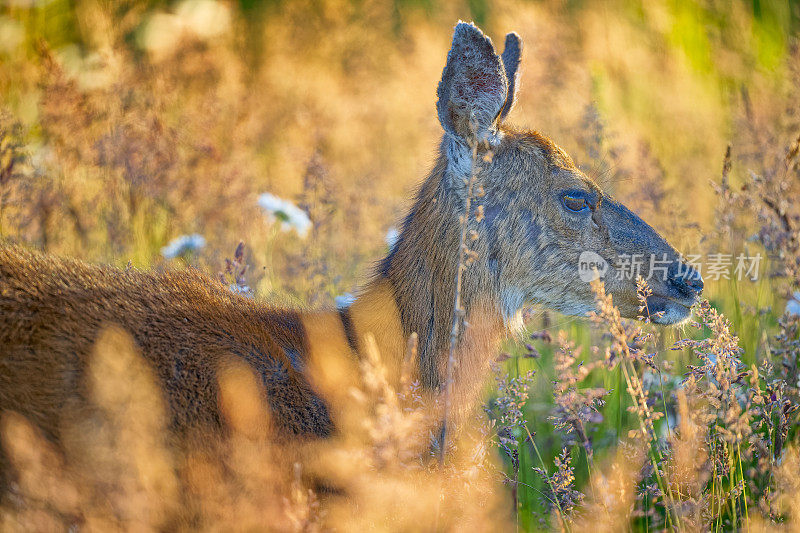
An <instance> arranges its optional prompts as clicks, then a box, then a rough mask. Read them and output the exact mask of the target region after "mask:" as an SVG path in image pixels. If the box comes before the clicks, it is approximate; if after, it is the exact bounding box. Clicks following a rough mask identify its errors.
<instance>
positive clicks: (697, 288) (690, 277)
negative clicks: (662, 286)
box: [670, 265, 703, 295]
mask: <svg viewBox="0 0 800 533" xmlns="http://www.w3.org/2000/svg"><path fill="white" fill-rule="evenodd" d="M670 281H672V284H673V285H675V286H677V287H678V288H679V289H682V290H683V291H684V292H692V293H695V294H696V295H699V294H700V293H701V292H703V277H702V276H701V275H700V272H698V271H697V270H695V269H694V268H692V267H689V266H686V265H682V268H680V269H679V270H678V272H676V273H675V274H674V275H673V276H672V278H671V280H670Z"/></svg>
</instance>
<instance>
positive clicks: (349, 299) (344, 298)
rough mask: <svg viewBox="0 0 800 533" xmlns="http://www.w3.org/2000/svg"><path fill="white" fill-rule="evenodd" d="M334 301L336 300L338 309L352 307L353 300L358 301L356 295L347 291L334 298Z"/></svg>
mask: <svg viewBox="0 0 800 533" xmlns="http://www.w3.org/2000/svg"><path fill="white" fill-rule="evenodd" d="M333 301H334V302H336V309H347V308H348V307H350V305H352V303H353V302H355V301H356V297H355V296H353V295H352V294H350V293H349V292H346V293H344V294H342V295H340V296H337V297H336V298H334V299H333Z"/></svg>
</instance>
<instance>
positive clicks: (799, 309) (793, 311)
mask: <svg viewBox="0 0 800 533" xmlns="http://www.w3.org/2000/svg"><path fill="white" fill-rule="evenodd" d="M786 312H787V313H789V314H790V315H800V292H796V293H794V295H792V298H791V299H790V300H789V301H788V302H786Z"/></svg>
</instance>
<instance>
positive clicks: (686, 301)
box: [647, 294, 697, 326]
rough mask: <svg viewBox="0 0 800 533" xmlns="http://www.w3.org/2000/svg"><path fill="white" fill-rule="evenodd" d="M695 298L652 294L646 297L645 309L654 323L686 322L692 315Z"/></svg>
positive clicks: (674, 323)
mask: <svg viewBox="0 0 800 533" xmlns="http://www.w3.org/2000/svg"><path fill="white" fill-rule="evenodd" d="M696 301H697V300H696V298H672V297H669V296H661V295H657V294H653V295H652V296H650V297H648V298H647V309H648V311H649V312H650V319H651V320H652V321H653V323H654V324H660V325H662V326H672V325H676V324H681V323H683V322H686V321H687V320H688V319H689V317H691V316H692V306H693V305H694V304H695V303H696Z"/></svg>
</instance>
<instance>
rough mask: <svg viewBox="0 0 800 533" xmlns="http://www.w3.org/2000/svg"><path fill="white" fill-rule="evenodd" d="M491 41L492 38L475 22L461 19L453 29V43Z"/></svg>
mask: <svg viewBox="0 0 800 533" xmlns="http://www.w3.org/2000/svg"><path fill="white" fill-rule="evenodd" d="M470 42H472V43H475V44H478V43H484V42H486V43H489V44H491V42H492V41H491V39H489V37H487V36H486V35H485V34H484V33H483V32H482V31H481V29H480V28H479V27H477V26H476V25H475V23H474V22H464V21H463V20H459V21H458V24H456V29H455V30H454V31H453V43H470Z"/></svg>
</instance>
